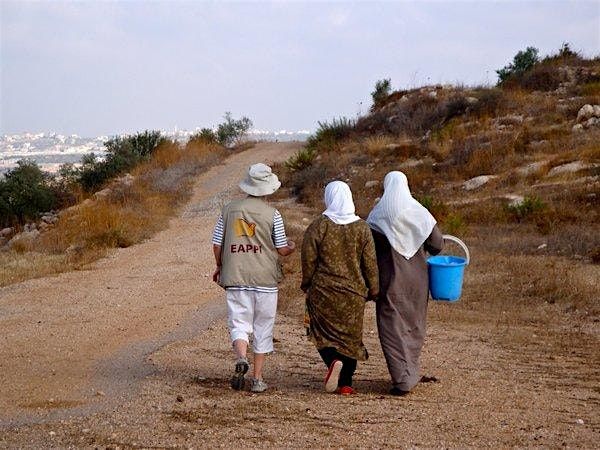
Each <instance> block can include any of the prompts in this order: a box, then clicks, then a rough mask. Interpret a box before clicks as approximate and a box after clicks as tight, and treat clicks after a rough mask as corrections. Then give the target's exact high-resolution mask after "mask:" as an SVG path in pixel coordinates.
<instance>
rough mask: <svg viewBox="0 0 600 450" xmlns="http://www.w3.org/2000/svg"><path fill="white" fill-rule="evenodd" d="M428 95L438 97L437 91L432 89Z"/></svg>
mask: <svg viewBox="0 0 600 450" xmlns="http://www.w3.org/2000/svg"><path fill="white" fill-rule="evenodd" d="M427 96H428V97H429V98H436V97H437V92H436V91H430V92H428V93H427Z"/></svg>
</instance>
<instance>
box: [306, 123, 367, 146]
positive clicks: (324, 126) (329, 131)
mask: <svg viewBox="0 0 600 450" xmlns="http://www.w3.org/2000/svg"><path fill="white" fill-rule="evenodd" d="M318 124H319V127H318V128H317V131H315V133H314V134H312V135H310V136H309V137H308V139H307V140H306V147H307V148H309V149H312V150H315V151H318V150H331V149H332V148H333V147H335V145H336V144H338V143H339V142H340V141H342V140H343V139H345V138H347V137H348V136H350V134H351V133H352V131H354V127H355V125H356V123H355V122H354V120H352V119H347V118H346V117H340V118H339V119H333V120H332V121H331V123H329V122H318Z"/></svg>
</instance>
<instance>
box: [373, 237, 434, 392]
mask: <svg viewBox="0 0 600 450" xmlns="http://www.w3.org/2000/svg"><path fill="white" fill-rule="evenodd" d="M373 237H374V239H375V248H376V251H377V264H378V266H379V288H380V296H379V300H378V301H377V328H378V330H379V341H380V342H381V348H382V349H383V353H384V355H385V360H386V362H387V366H388V370H389V372H390V375H391V377H392V384H393V386H394V387H395V388H398V389H400V390H403V391H410V390H411V389H412V388H413V387H414V386H415V385H416V384H417V383H418V382H419V379H420V377H419V357H420V355H421V348H422V347H423V342H424V340H425V328H426V318H427V301H428V297H429V275H428V272H427V261H426V253H425V252H428V253H430V254H432V255H436V254H438V253H439V252H440V251H441V250H442V247H443V245H444V242H443V238H442V233H441V232H440V230H439V229H438V227H437V226H435V227H434V228H433V231H432V232H431V234H430V235H429V237H428V238H427V240H426V241H425V243H424V244H423V245H422V246H421V248H420V249H419V250H418V251H417V253H416V254H415V255H414V256H413V257H412V258H410V259H408V260H407V259H406V258H405V257H404V256H402V255H401V254H399V253H398V252H396V251H395V250H394V249H393V248H392V246H391V245H390V243H389V241H388V239H387V238H386V237H385V235H383V234H381V233H379V232H377V231H373Z"/></svg>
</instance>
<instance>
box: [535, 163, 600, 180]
mask: <svg viewBox="0 0 600 450" xmlns="http://www.w3.org/2000/svg"><path fill="white" fill-rule="evenodd" d="M598 166H600V164H591V163H584V162H583V161H573V162H570V163H567V164H561V165H560V166H556V167H554V168H552V170H550V172H548V174H547V175H546V176H547V177H555V176H557V175H564V174H567V173H575V172H581V171H582V170H589V169H594V168H596V167H598Z"/></svg>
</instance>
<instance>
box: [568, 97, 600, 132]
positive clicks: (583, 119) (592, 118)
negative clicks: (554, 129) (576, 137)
mask: <svg viewBox="0 0 600 450" xmlns="http://www.w3.org/2000/svg"><path fill="white" fill-rule="evenodd" d="M576 122H577V123H576V124H575V125H573V129H572V130H573V132H574V133H577V132H581V131H584V130H586V129H588V128H591V127H597V126H600V105H590V104H587V105H583V106H582V107H581V108H580V109H579V111H578V112H577V120H576Z"/></svg>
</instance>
